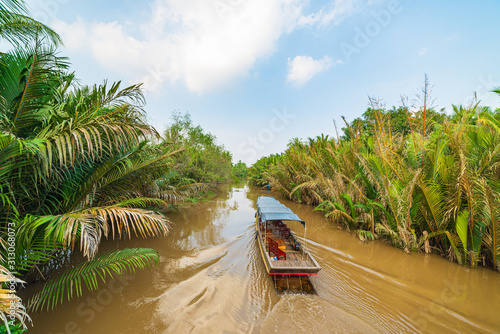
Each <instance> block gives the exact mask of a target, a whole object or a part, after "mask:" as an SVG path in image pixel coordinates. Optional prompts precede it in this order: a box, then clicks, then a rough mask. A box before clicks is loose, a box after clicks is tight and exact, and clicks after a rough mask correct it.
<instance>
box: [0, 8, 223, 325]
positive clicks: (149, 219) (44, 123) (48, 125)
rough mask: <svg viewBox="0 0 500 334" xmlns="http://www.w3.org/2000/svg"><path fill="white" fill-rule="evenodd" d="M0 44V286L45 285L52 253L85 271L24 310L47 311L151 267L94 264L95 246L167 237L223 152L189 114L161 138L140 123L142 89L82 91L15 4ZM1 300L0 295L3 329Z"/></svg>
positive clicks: (54, 40)
mask: <svg viewBox="0 0 500 334" xmlns="http://www.w3.org/2000/svg"><path fill="white" fill-rule="evenodd" d="M0 39H3V40H6V41H8V42H11V43H12V44H13V45H14V49H13V50H11V51H9V52H5V53H0V245H2V247H0V283H2V284H5V283H6V282H16V283H23V282H22V280H21V279H20V278H22V277H23V276H24V275H26V274H27V273H29V272H38V273H40V275H42V276H43V275H45V276H47V273H48V271H49V270H48V269H50V268H48V267H49V266H53V265H54V264H56V265H60V264H61V263H58V261H62V260H60V259H59V254H61V253H62V251H66V252H75V251H77V250H80V251H81V252H82V253H83V255H84V256H86V257H87V262H84V263H82V264H81V265H80V266H78V267H77V268H76V269H75V268H74V269H70V270H68V271H66V272H63V274H62V276H60V277H59V278H57V279H52V278H50V277H48V278H49V283H47V284H46V285H44V287H43V289H42V291H41V292H40V293H39V294H38V296H37V297H36V299H35V300H34V304H33V305H34V308H41V307H43V306H44V305H47V307H49V306H52V307H54V306H55V305H56V304H58V303H59V302H62V301H63V299H64V298H63V297H64V296H65V295H66V296H67V297H68V298H71V297H72V296H73V295H75V296H79V295H81V291H82V290H81V289H82V281H83V282H84V283H85V285H86V286H87V287H88V288H90V289H94V288H97V286H98V284H97V281H98V279H97V277H99V278H100V279H101V280H103V281H104V279H105V278H106V277H107V276H111V275H112V274H120V273H122V272H123V271H125V270H127V271H132V272H133V271H134V270H135V269H142V268H147V267H149V266H150V263H151V262H153V261H157V260H158V256H157V254H156V252H155V251H153V250H150V249H138V250H123V251H117V252H114V253H106V254H102V255H98V254H99V244H100V241H101V239H102V237H106V238H113V239H120V238H130V237H131V236H138V237H149V236H157V235H166V234H167V233H168V230H169V225H170V221H169V220H168V218H167V217H166V216H165V215H164V214H163V213H164V212H165V211H166V209H167V208H168V207H169V206H171V205H174V204H176V203H178V202H180V201H183V200H186V199H190V198H196V199H198V198H199V197H200V195H202V194H209V190H208V186H209V185H213V184H219V183H222V182H225V181H227V180H229V178H230V176H231V171H232V163H231V155H230V154H229V152H227V151H226V150H224V148H223V146H221V145H217V144H216V140H215V137H214V136H213V135H211V134H207V133H205V132H204V131H203V130H202V129H201V127H200V126H197V127H195V126H193V125H192V123H191V120H190V119H189V115H184V116H182V115H178V114H175V115H174V120H175V123H174V125H173V126H172V128H169V129H168V130H167V138H166V139H165V140H162V138H161V137H160V136H159V134H158V133H157V131H156V130H155V129H154V128H153V127H152V126H150V125H149V124H147V122H146V114H145V110H144V105H145V99H144V95H143V92H142V89H141V85H140V84H139V85H131V86H128V87H123V85H122V84H121V82H116V83H108V82H106V81H105V82H104V83H102V84H100V85H93V86H82V85H80V84H79V83H78V80H76V78H75V75H74V73H70V72H68V71H69V61H68V59H66V58H64V57H61V56H59V55H58V54H57V51H56V46H57V45H58V44H59V43H60V42H61V41H60V38H59V36H58V35H57V34H56V33H54V32H53V31H52V30H50V28H48V27H46V26H45V25H43V24H41V23H39V22H36V21H34V20H33V19H31V18H30V17H29V16H28V13H27V10H26V6H25V4H24V1H22V0H19V1H18V0H12V1H10V0H9V1H0ZM14 231H15V233H14ZM13 233H14V234H15V236H13ZM14 239H15V243H16V247H15V252H14V254H13V255H14V256H15V261H14V262H15V265H10V266H8V264H9V262H8V259H9V257H8V256H7V255H9V256H10V255H12V252H10V253H9V254H8V243H7V242H8V241H9V242H11V241H12V240H14ZM10 264H12V263H10ZM13 273H15V275H16V276H14V275H13ZM10 302H11V300H10V299H7V298H6V297H5V296H0V318H2V319H3V320H5V319H6V314H7V308H8V306H9V305H10ZM14 302H15V303H16V304H17V305H16V306H18V313H17V315H16V317H17V318H18V320H19V321H21V323H23V324H24V323H25V322H26V321H27V320H29V317H28V316H27V314H26V313H25V312H24V310H25V309H24V306H23V305H22V302H21V299H20V298H15V299H14Z"/></svg>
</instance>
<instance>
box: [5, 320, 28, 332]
mask: <svg viewBox="0 0 500 334" xmlns="http://www.w3.org/2000/svg"><path fill="white" fill-rule="evenodd" d="M9 331H10V334H22V333H24V332H26V331H27V329H24V328H23V327H22V325H21V324H19V323H15V324H14V326H9ZM9 331H7V328H6V327H5V324H3V323H2V324H0V334H8V333H9Z"/></svg>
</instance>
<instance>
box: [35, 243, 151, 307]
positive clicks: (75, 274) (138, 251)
mask: <svg viewBox="0 0 500 334" xmlns="http://www.w3.org/2000/svg"><path fill="white" fill-rule="evenodd" d="M158 261H159V257H158V252H157V251H156V250H153V249H149V248H132V249H123V250H118V251H111V252H106V253H103V254H101V255H99V256H98V257H96V258H95V259H93V260H91V261H88V262H84V263H82V264H80V265H78V266H76V267H74V268H71V269H69V270H67V271H65V272H64V273H63V274H62V275H61V276H59V277H57V278H55V279H52V280H50V281H48V282H47V283H46V284H44V286H43V289H42V290H41V291H40V292H38V293H37V294H36V295H34V296H33V297H32V299H31V300H30V302H29V308H30V309H33V310H37V309H41V308H43V307H44V306H46V308H47V309H49V308H52V309H53V308H54V307H55V306H56V305H57V304H60V303H62V302H63V301H64V300H65V299H66V300H68V301H69V300H71V299H72V298H73V297H80V296H81V295H82V291H83V290H82V286H83V284H85V286H86V288H87V289H88V290H91V291H92V290H97V289H98V288H99V282H100V281H102V282H106V280H107V279H108V278H112V277H113V276H114V275H115V274H118V275H122V274H123V273H125V272H132V273H134V272H135V269H145V268H149V267H151V265H152V264H155V263H156V264H158Z"/></svg>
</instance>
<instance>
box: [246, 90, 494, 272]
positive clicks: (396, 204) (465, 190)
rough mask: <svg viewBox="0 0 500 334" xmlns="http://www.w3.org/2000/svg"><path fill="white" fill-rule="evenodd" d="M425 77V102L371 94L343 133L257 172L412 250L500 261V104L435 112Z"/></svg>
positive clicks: (292, 146) (470, 261) (265, 163)
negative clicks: (397, 102) (390, 101)
mask: <svg viewBox="0 0 500 334" xmlns="http://www.w3.org/2000/svg"><path fill="white" fill-rule="evenodd" d="M424 86H425V87H424V89H423V94H422V97H423V99H422V101H423V103H422V104H421V106H419V107H413V108H408V107H407V106H406V105H405V103H403V105H402V106H401V107H399V108H392V109H386V108H385V107H384V105H383V104H382V103H381V102H380V101H378V100H375V99H370V108H368V110H367V111H366V112H365V113H364V114H363V116H362V117H360V118H357V119H355V120H354V121H353V122H351V123H350V124H349V123H347V122H346V127H345V128H344V129H343V130H344V135H343V136H342V137H341V138H339V139H332V138H329V137H328V136H319V137H316V138H310V139H309V140H308V141H305V142H304V141H301V140H298V139H295V140H293V141H291V142H290V143H289V146H288V149H287V150H286V151H285V152H284V153H282V154H281V155H279V156H272V157H267V158H262V159H261V160H259V161H257V163H256V164H254V165H253V166H252V167H251V168H250V171H249V174H250V178H251V180H252V182H253V183H254V184H257V185H263V184H267V183H269V184H271V186H272V187H273V189H275V190H277V191H279V192H281V193H282V194H284V195H285V196H288V197H289V198H291V199H293V200H295V201H298V202H302V203H307V204H311V205H315V206H317V209H318V210H323V211H324V212H325V215H326V216H327V217H330V218H332V219H333V220H335V221H337V222H338V223H340V224H342V225H344V226H345V227H346V228H347V229H349V230H352V231H353V232H354V233H355V234H356V235H358V236H359V238H360V239H361V240H363V241H365V240H366V239H374V238H378V237H379V236H385V237H386V238H388V239H390V241H391V242H392V244H393V245H395V246H397V247H401V248H402V249H404V250H405V251H406V252H410V251H411V250H413V251H420V250H423V251H425V252H431V251H435V252H438V253H440V254H443V255H446V256H447V257H448V258H449V259H450V260H456V261H457V262H458V263H460V264H463V265H466V264H467V265H470V266H472V267H475V266H477V265H478V264H481V265H484V266H489V267H491V268H493V269H494V270H500V110H496V111H493V110H491V109H490V108H488V107H482V106H480V105H479V104H478V103H475V102H474V103H471V105H470V106H468V107H463V106H453V111H452V112H451V114H446V113H445V112H444V111H443V110H442V111H435V110H434V109H432V108H429V107H428V106H427V105H426V104H427V102H428V101H429V96H428V83H427V82H426V83H425V85H424ZM496 93H500V91H496ZM344 121H345V120H344Z"/></svg>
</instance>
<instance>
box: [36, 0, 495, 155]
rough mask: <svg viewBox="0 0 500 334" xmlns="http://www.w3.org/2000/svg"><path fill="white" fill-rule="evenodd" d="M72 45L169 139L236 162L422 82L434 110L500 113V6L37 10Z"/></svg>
mask: <svg viewBox="0 0 500 334" xmlns="http://www.w3.org/2000/svg"><path fill="white" fill-rule="evenodd" d="M27 3H28V5H29V6H30V8H31V12H32V14H33V16H34V17H35V18H37V19H39V20H41V21H43V22H45V23H47V24H49V25H50V26H51V27H53V28H54V29H55V30H56V31H57V32H58V33H60V34H61V36H62V37H63V41H64V43H65V46H64V47H63V48H61V53H62V55H66V56H68V57H70V59H71V62H72V66H73V70H75V71H76V74H77V76H78V77H79V78H80V79H81V81H82V83H84V84H93V83H100V82H102V81H103V80H104V79H109V80H111V81H117V80H122V81H123V82H124V83H125V84H129V83H137V82H144V83H145V92H146V98H147V102H148V104H147V108H146V109H147V112H148V119H149V121H150V123H151V124H153V125H154V126H155V127H156V128H157V129H158V130H159V131H160V132H161V131H162V130H163V129H164V128H165V126H166V125H167V124H168V123H170V121H171V119H170V117H171V114H172V112H173V111H180V112H186V111H188V112H189V113H190V114H191V117H192V119H193V121H194V122H195V123H196V124H200V125H201V126H202V127H203V128H204V129H205V130H206V131H209V132H211V133H213V134H215V135H216V136H217V138H218V140H219V142H220V143H222V144H224V145H225V147H226V148H227V149H228V150H230V151H231V152H232V154H233V158H234V160H235V161H237V160H240V159H241V160H242V161H244V162H246V163H253V162H254V161H255V160H256V159H258V158H259V157H261V156H263V155H268V154H271V153H278V152H281V151H283V150H284V149H285V148H286V145H287V143H288V142H289V141H290V139H292V138H294V137H299V138H307V137H315V136H317V135H320V134H321V133H324V134H328V135H330V136H334V135H335V130H334V127H333V122H332V120H333V119H335V120H336V122H337V125H338V126H339V128H340V127H341V126H342V120H341V118H340V116H341V115H344V116H345V117H346V119H347V120H352V119H354V118H356V117H358V116H360V115H361V114H362V113H363V112H364V110H365V109H366V107H367V103H368V95H370V96H375V97H379V98H382V99H383V100H385V102H386V104H387V105H388V106H392V105H397V104H398V103H399V99H400V95H401V94H403V95H408V96H409V97H410V99H411V98H413V97H414V96H415V94H416V93H417V92H418V91H419V89H420V87H421V86H422V83H423V80H424V74H427V75H428V77H429V80H430V83H431V84H432V85H434V87H433V91H432V96H433V97H434V98H435V99H436V100H435V103H434V104H435V106H436V107H438V108H443V107H444V108H446V109H447V110H450V109H451V105H452V104H466V103H467V101H468V100H470V99H471V98H472V96H473V93H474V92H475V91H476V92H477V95H478V97H479V98H480V99H481V100H482V101H483V104H484V105H489V106H492V107H500V96H498V95H495V94H493V93H489V91H490V90H491V89H494V88H496V87H500V66H498V65H499V62H498V59H499V58H498V55H500V34H498V32H499V31H500V20H498V17H499V15H500V2H499V1H496V0H484V1H483V0H478V1H460V0H457V1H430V0H419V1H417V0H400V1H398V0H371V1H370V0H334V1H314V0H309V1H308V0H154V1H132V0H122V1H114V0H113V1H111V0H106V1H103V0H101V1H94V0H87V1H76V0H28V1H27Z"/></svg>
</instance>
